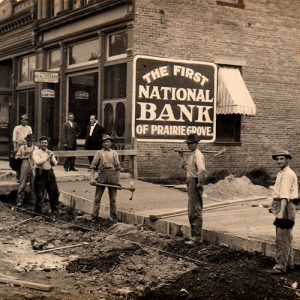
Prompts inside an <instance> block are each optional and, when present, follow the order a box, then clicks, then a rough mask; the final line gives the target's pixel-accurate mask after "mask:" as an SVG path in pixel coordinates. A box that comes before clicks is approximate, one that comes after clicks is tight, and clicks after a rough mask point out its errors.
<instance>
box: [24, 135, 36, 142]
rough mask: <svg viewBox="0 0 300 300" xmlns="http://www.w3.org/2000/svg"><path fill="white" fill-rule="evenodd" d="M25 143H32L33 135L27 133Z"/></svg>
mask: <svg viewBox="0 0 300 300" xmlns="http://www.w3.org/2000/svg"><path fill="white" fill-rule="evenodd" d="M25 140H26V141H34V140H35V136H34V134H31V133H29V134H28V135H27V136H26V137H25Z"/></svg>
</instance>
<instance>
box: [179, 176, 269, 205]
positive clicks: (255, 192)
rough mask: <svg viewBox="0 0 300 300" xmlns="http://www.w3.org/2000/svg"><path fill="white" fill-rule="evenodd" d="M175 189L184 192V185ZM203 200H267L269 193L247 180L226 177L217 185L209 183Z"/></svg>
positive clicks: (245, 178)
mask: <svg viewBox="0 0 300 300" xmlns="http://www.w3.org/2000/svg"><path fill="white" fill-rule="evenodd" d="M173 187H174V188H176V189H179V190H182V191H186V185H175V186H173ZM203 196H204V198H206V199H210V200H216V201H223V200H235V199H248V198H258V197H261V198H268V197H270V196H271V194H270V191H269V190H268V189H267V188H265V187H262V186H260V185H255V184H253V183H252V182H251V181H250V179H249V178H247V177H246V176H243V177H240V178H238V177H234V176H232V175H229V176H227V177H226V178H225V179H223V180H219V181H218V182H217V183H214V184H212V183H210V184H207V185H205V186H204V194H203Z"/></svg>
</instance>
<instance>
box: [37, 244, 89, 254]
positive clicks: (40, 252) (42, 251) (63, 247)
mask: <svg viewBox="0 0 300 300" xmlns="http://www.w3.org/2000/svg"><path fill="white" fill-rule="evenodd" d="M84 245H88V243H87V242H83V243H80V244H75V245H68V246H62V247H57V248H51V249H47V250H41V251H36V253H38V254H43V253H48V252H53V251H57V250H62V249H69V248H75V247H80V246H84Z"/></svg>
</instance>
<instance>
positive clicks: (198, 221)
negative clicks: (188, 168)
mask: <svg viewBox="0 0 300 300" xmlns="http://www.w3.org/2000/svg"><path fill="white" fill-rule="evenodd" d="M186 183H187V192H188V196H189V202H188V216H189V222H190V226H191V236H194V237H201V236H202V224H203V219H202V209H203V200H202V194H203V186H200V187H197V183H198V178H188V179H187V181H186Z"/></svg>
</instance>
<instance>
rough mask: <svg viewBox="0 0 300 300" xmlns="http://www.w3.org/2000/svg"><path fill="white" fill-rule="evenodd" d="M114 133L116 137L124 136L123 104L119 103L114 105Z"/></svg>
mask: <svg viewBox="0 0 300 300" xmlns="http://www.w3.org/2000/svg"><path fill="white" fill-rule="evenodd" d="M115 131H116V135H117V136H118V137H122V136H124V133H125V104H124V103H123V102H119V103H117V105H116V121H115Z"/></svg>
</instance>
